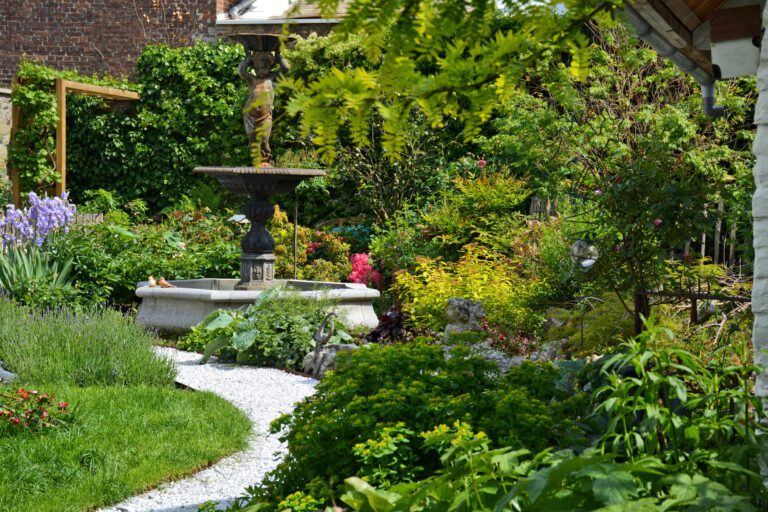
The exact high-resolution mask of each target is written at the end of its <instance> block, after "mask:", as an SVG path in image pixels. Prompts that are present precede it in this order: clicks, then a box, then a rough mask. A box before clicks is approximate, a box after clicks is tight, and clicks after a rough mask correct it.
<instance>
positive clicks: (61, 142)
mask: <svg viewBox="0 0 768 512" xmlns="http://www.w3.org/2000/svg"><path fill="white" fill-rule="evenodd" d="M56 113H57V114H58V115H59V120H58V122H57V124H56V170H57V171H58V172H59V182H58V183H57V184H56V195H57V196H60V195H61V194H63V193H64V191H65V190H67V87H66V81H65V80H62V79H61V78H57V79H56Z"/></svg>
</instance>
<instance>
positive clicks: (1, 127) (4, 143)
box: [0, 88, 11, 174]
mask: <svg viewBox="0 0 768 512" xmlns="http://www.w3.org/2000/svg"><path fill="white" fill-rule="evenodd" d="M10 140H11V90H10V89H3V88H0V174H5V166H6V159H7V157H8V144H9V142H10Z"/></svg>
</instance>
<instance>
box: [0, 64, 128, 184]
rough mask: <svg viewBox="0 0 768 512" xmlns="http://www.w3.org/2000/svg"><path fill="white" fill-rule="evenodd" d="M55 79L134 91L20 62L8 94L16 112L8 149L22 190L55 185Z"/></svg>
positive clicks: (112, 81) (105, 80)
mask: <svg viewBox="0 0 768 512" xmlns="http://www.w3.org/2000/svg"><path fill="white" fill-rule="evenodd" d="M57 78H64V79H67V80H73V81H77V82H82V83H88V84H94V85H103V86H108V87H116V88H119V89H128V90H137V87H136V86H135V85H133V84H129V83H127V82H125V81H120V80H117V79H114V78H110V77H104V78H94V77H85V76H81V75H79V74H78V73H76V72H75V71H58V70H55V69H52V68H48V67H45V66H41V65H39V64H35V63H33V62H29V61H26V60H24V61H22V62H21V64H20V65H19V70H18V72H17V73H16V79H17V83H16V84H15V85H14V87H13V91H12V93H11V101H12V102H13V106H14V107H18V108H19V112H20V114H19V115H20V118H19V124H18V128H17V130H16V133H15V135H14V138H13V141H12V142H11V145H10V148H9V164H10V166H11V168H13V169H17V170H18V171H19V175H20V177H21V181H22V189H23V190H34V191H41V190H45V189H47V188H49V187H50V186H51V185H53V184H55V183H57V182H58V181H59V173H58V170H57V169H56V157H55V152H56V124H57V123H58V120H59V115H58V113H57V111H56V96H55V81H56V79H57Z"/></svg>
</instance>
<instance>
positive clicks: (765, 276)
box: [752, 7, 768, 404]
mask: <svg viewBox="0 0 768 512" xmlns="http://www.w3.org/2000/svg"><path fill="white" fill-rule="evenodd" d="M763 26H764V27H768V7H766V8H765V9H764V10H763ZM757 90H758V100H757V107H756V109H755V124H756V125H757V135H756V137H755V142H754V144H753V146H752V151H753V152H754V153H755V157H756V158H757V161H756V163H755V168H754V170H753V175H754V178H755V184H756V186H757V190H756V191H755V195H754V196H753V198H752V215H753V216H754V246H755V276H754V286H753V288H752V311H753V313H754V314H755V325H754V330H753V332H752V343H753V346H754V349H755V362H756V363H757V364H758V365H759V367H760V368H762V369H764V370H768V352H766V351H767V350H768V31H767V32H765V33H764V35H763V45H762V51H761V55H760V67H759V69H758V71H757ZM756 394H757V396H759V397H761V398H762V399H763V402H764V403H767V404H768V372H766V373H762V372H761V374H759V375H758V377H757V387H756Z"/></svg>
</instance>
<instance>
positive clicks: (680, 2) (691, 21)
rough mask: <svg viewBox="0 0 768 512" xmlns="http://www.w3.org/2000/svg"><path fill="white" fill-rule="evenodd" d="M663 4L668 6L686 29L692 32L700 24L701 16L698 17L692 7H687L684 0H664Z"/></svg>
mask: <svg viewBox="0 0 768 512" xmlns="http://www.w3.org/2000/svg"><path fill="white" fill-rule="evenodd" d="M664 4H665V5H666V6H667V7H669V10H670V11H672V14H674V15H675V17H676V18H677V19H679V20H680V21H681V22H683V24H684V25H685V26H686V28H687V29H688V30H690V31H691V32H693V31H694V30H696V28H697V27H698V26H699V25H701V24H702V20H701V18H699V17H698V16H697V15H696V13H695V12H693V9H691V8H690V7H688V4H687V3H685V0H666V1H665V2H664Z"/></svg>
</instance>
